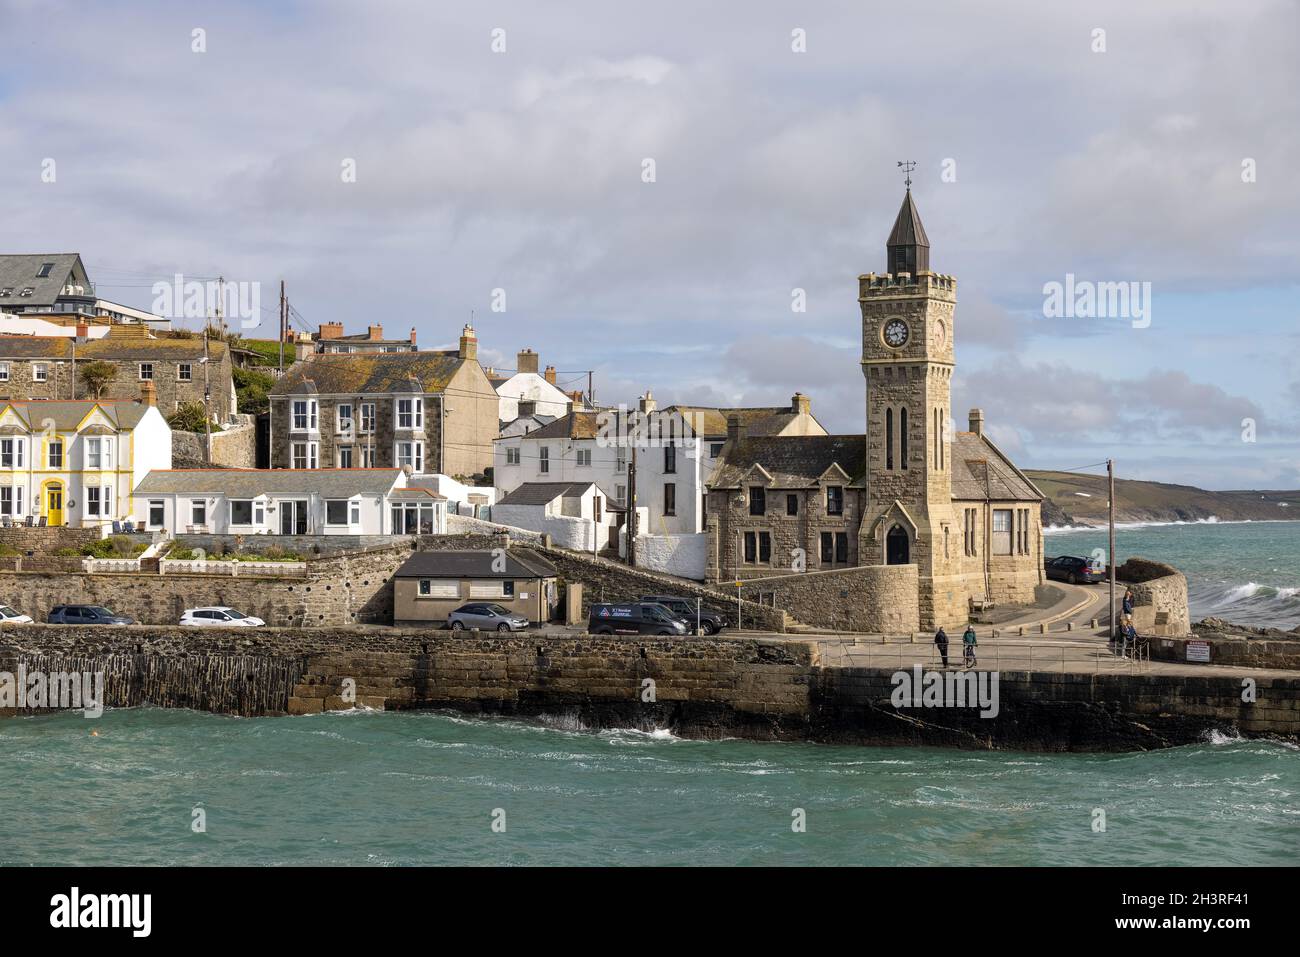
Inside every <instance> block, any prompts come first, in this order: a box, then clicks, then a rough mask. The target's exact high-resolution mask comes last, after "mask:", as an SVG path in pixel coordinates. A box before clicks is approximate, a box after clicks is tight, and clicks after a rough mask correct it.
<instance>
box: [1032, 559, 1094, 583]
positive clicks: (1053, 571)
mask: <svg viewBox="0 0 1300 957" xmlns="http://www.w3.org/2000/svg"><path fill="white" fill-rule="evenodd" d="M1043 568H1044V570H1045V571H1046V572H1047V577H1048V578H1055V579H1056V580H1057V581H1063V582H1069V583H1070V584H1071V585H1077V584H1079V583H1080V582H1083V583H1085V584H1089V585H1091V584H1092V583H1093V582H1099V581H1105V580H1106V565H1105V563H1104V562H1102V561H1100V560H1098V559H1095V558H1079V557H1078V556H1076V555H1062V556H1060V557H1059V558H1049V559H1047V561H1046V562H1044V563H1043Z"/></svg>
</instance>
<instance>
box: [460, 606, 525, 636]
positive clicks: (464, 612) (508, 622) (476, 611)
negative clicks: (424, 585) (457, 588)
mask: <svg viewBox="0 0 1300 957" xmlns="http://www.w3.org/2000/svg"><path fill="white" fill-rule="evenodd" d="M447 627H448V628H450V629H451V630H452V631H463V630H464V629H466V628H479V629H482V630H483V631H523V630H524V629H525V628H527V627H528V619H527V618H525V617H524V616H523V615H521V614H519V613H518V612H515V611H511V610H510V609H509V608H503V607H502V606H501V605H495V604H492V603H491V602H474V603H471V604H468V605H461V606H460V607H459V608H457V609H456V610H455V611H453V612H452V613H451V614H450V615H448V616H447Z"/></svg>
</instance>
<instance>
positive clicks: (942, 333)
mask: <svg viewBox="0 0 1300 957" xmlns="http://www.w3.org/2000/svg"><path fill="white" fill-rule="evenodd" d="M934 344H935V345H936V346H938V347H939V348H940V349H942V348H943V347H944V346H945V345H947V344H948V324H947V323H946V322H944V321H943V320H942V319H940V320H938V321H937V322H935V324H934Z"/></svg>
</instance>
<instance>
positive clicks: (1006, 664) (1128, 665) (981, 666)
mask: <svg viewBox="0 0 1300 957" xmlns="http://www.w3.org/2000/svg"><path fill="white" fill-rule="evenodd" d="M1128 651H1129V653H1128V654H1127V655H1120V654H1117V653H1116V651H1113V650H1112V649H1111V647H1110V646H1108V645H1105V644H1097V643H1087V644H1084V643H1062V642H1053V643H1051V644H1034V643H1029V644H1024V645H1019V644H1017V645H1004V644H1000V643H999V644H992V643H990V644H988V645H984V646H979V645H977V646H976V647H975V656H974V657H975V663H974V664H973V665H972V666H971V670H972V671H1038V672H1059V673H1061V674H1066V673H1080V672H1092V673H1093V674H1132V673H1138V672H1146V671H1149V670H1150V667H1151V655H1150V644H1149V643H1148V642H1139V643H1138V645H1137V647H1136V648H1132V647H1131V648H1129V649H1128ZM821 656H822V661H823V663H824V665H825V666H827V667H848V668H895V669H899V670H901V669H903V668H910V667H912V666H914V665H921V666H922V667H923V668H929V669H935V668H945V667H946V668H947V669H949V670H951V669H961V668H965V667H966V663H965V654H964V649H963V647H962V645H961V643H960V642H955V643H953V644H951V645H949V649H948V663H947V665H946V666H945V665H944V663H943V659H942V657H941V656H940V654H939V649H938V648H937V647H936V646H935V645H934V644H933V643H930V644H928V645H922V644H921V643H919V642H917V643H912V642H902V641H900V642H892V643H890V642H879V641H877V642H865V641H853V642H849V641H843V642H835V641H824V642H822V643H821Z"/></svg>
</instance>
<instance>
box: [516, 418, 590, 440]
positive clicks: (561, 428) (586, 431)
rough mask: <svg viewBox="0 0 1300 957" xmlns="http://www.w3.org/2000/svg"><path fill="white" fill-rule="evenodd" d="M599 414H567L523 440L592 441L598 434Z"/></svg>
mask: <svg viewBox="0 0 1300 957" xmlns="http://www.w3.org/2000/svg"><path fill="white" fill-rule="evenodd" d="M599 417H600V413H599V412H569V413H567V414H565V415H562V416H560V417H559V418H558V419H556V420H555V421H554V422H550V423H548V424H546V425H544V426H542V427H541V428H540V429H533V431H531V432H529V433H528V435H527V436H523V438H529V439H594V438H596V437H597V436H598V435H599V434H600V422H599Z"/></svg>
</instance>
